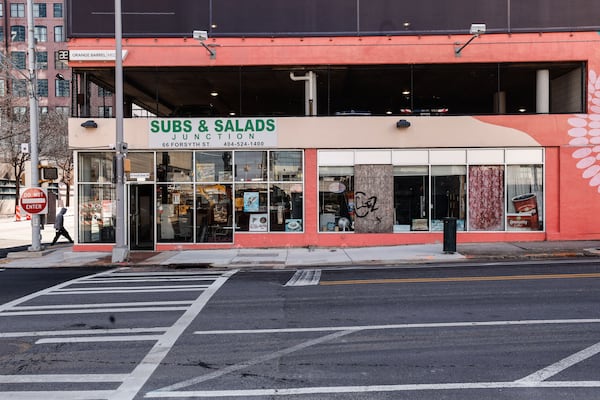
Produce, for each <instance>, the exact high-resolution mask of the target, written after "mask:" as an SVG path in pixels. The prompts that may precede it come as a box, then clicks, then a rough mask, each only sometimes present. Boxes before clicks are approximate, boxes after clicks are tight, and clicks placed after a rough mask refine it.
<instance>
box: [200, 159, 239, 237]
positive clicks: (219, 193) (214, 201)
mask: <svg viewBox="0 0 600 400" xmlns="http://www.w3.org/2000/svg"><path fill="white" fill-rule="evenodd" d="M196 160H197V159H196ZM231 197H232V185H231V184H228V185H224V184H214V185H196V242H198V243H209V242H232V241H233V207H232V204H231Z"/></svg>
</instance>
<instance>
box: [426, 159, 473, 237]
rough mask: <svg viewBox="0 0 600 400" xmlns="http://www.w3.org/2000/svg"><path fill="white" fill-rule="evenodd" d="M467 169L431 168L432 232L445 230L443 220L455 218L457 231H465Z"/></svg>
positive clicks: (460, 167) (438, 166) (462, 166)
mask: <svg viewBox="0 0 600 400" xmlns="http://www.w3.org/2000/svg"><path fill="white" fill-rule="evenodd" d="M466 187H467V167H466V166H464V165H435V166H432V167H431V188H432V194H431V200H432V203H433V209H432V210H431V230H433V231H441V230H443V229H444V225H443V218H445V217H454V218H456V219H457V221H456V229H457V230H459V231H464V230H465V227H466V225H465V222H466V209H467V189H466Z"/></svg>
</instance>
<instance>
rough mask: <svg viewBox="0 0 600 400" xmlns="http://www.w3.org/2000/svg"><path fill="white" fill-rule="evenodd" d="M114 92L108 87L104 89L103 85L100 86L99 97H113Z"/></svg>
mask: <svg viewBox="0 0 600 400" xmlns="http://www.w3.org/2000/svg"><path fill="white" fill-rule="evenodd" d="M112 95H113V94H112V92H111V91H110V90H108V89H104V88H103V87H102V86H98V97H112Z"/></svg>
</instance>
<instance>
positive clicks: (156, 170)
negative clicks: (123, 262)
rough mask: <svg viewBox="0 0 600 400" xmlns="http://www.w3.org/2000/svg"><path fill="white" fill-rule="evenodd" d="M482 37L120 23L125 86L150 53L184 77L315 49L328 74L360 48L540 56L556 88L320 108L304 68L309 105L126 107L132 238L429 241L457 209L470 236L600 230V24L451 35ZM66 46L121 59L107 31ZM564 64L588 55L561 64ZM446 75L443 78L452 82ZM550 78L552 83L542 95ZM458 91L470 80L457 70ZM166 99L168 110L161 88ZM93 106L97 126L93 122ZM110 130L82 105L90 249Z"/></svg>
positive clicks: (80, 60)
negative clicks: (239, 32)
mask: <svg viewBox="0 0 600 400" xmlns="http://www.w3.org/2000/svg"><path fill="white" fill-rule="evenodd" d="M471 38H472V36H471V35H469V34H443V35H441V34H439V35H436V34H430V35H379V36H378V35H372V36H342V35H340V36H332V35H330V36H307V37H304V36H296V37H277V36H273V37H218V36H215V37H211V38H208V40H206V41H205V42H204V44H206V46H200V45H199V43H198V42H197V41H196V40H194V39H193V38H191V37H187V38H183V37H180V38H177V37H156V38H154V37H152V38H149V37H129V38H126V39H125V40H124V42H123V49H124V51H125V54H126V56H125V57H124V59H123V67H124V70H125V75H126V79H125V87H126V88H129V95H130V96H135V94H136V93H138V92H139V93H140V96H141V93H142V92H143V91H144V89H147V88H143V87H141V85H139V86H136V71H140V73H144V72H146V70H148V69H156V70H157V71H159V70H160V74H161V75H160V78H157V80H160V81H161V85H163V86H169V85H173V86H175V85H180V84H181V83H180V82H177V83H176V82H175V78H176V75H175V71H176V70H177V71H181V70H186V69H192V70H193V69H194V68H200V69H202V71H205V72H206V73H207V74H208V73H209V72H212V71H220V70H222V69H227V68H239V71H242V72H240V74H242V73H244V72H245V71H246V70H245V69H244V68H254V67H256V68H263V67H265V68H266V67H268V68H270V69H272V70H273V71H284V73H285V74H288V73H289V74H290V77H291V78H295V79H298V77H299V76H301V77H302V79H306V80H308V79H309V74H308V71H313V70H315V71H316V70H319V68H321V66H327V69H328V71H334V72H331V74H330V75H328V76H330V77H334V76H336V75H334V74H335V73H337V72H335V71H337V70H336V67H339V68H338V69H342V68H346V67H348V66H352V67H360V66H364V67H369V68H371V67H373V68H379V67H381V66H394V67H395V66H398V68H402V67H403V66H425V67H424V68H428V66H437V65H443V66H444V68H447V69H448V68H453V67H456V68H460V69H461V71H462V70H470V69H472V68H473V69H475V68H479V66H482V65H485V66H486V68H487V66H492V67H490V68H489V70H490V71H492V72H493V70H494V68H495V66H498V67H497V69H498V70H501V69H502V68H504V66H512V65H517V66H528V65H534V68H533V69H532V70H531V71H530V70H528V73H530V72H532V71H533V72H532V73H533V75H532V76H533V77H534V78H533V79H534V80H535V82H534V83H533V87H534V90H535V88H537V89H538V90H542V92H541V94H540V92H538V93H537V94H534V95H532V97H533V98H535V99H537V101H538V103H537V104H538V106H539V100H540V98H541V97H544V96H545V97H546V102H547V103H548V104H550V111H548V110H543V109H542V110H541V111H540V110H539V109H538V111H536V112H503V111H502V110H501V108H502V107H501V106H499V105H498V104H499V103H501V100H499V99H500V97H501V93H502V92H503V90H501V89H502V88H500V84H498V90H495V89H494V90H493V92H494V95H495V96H496V95H497V96H496V97H494V107H497V108H496V109H495V112H489V113H480V112H477V113H473V114H472V115H468V113H460V115H458V114H456V115H455V114H452V113H447V114H446V113H445V112H444V111H440V112H439V113H440V115H438V114H437V111H432V110H433V109H429V110H428V111H427V112H421V113H417V112H415V111H414V109H412V110H411V111H410V112H408V113H407V112H404V111H402V110H403V109H400V108H399V107H397V108H396V109H394V110H393V111H392V112H389V113H382V114H381V115H374V113H371V112H365V113H364V114H365V115H361V114H360V113H358V112H356V110H352V112H348V113H333V112H329V113H328V114H327V115H322V113H321V114H319V113H316V112H315V113H312V112H311V107H312V106H313V103H312V101H313V98H312V97H310V96H314V95H315V94H312V93H310V87H309V85H307V86H306V93H305V94H303V95H300V97H302V98H303V100H306V109H307V111H306V115H277V114H276V113H273V114H272V115H268V113H267V114H265V113H261V114H257V115H242V114H243V113H240V112H239V111H237V112H235V113H234V112H231V113H229V114H227V113H225V114H223V115H221V114H217V115H211V114H208V115H202V114H200V115H192V114H190V115H185V114H177V115H176V114H171V115H167V114H165V113H162V112H158V113H157V114H158V115H156V116H155V117H150V118H125V121H124V127H125V129H124V132H125V142H127V144H128V153H127V159H128V160H129V161H128V162H127V164H126V165H127V169H126V171H125V172H126V179H127V183H126V187H127V198H126V199H125V202H124V205H123V206H124V207H126V210H127V212H126V215H128V220H127V227H126V230H127V237H128V238H129V246H130V248H131V249H132V250H154V251H168V250H175V249H210V248H227V247H248V248H256V247H300V246H326V247H340V246H341V247H343V246H370V245H377V246H381V245H398V244H416V243H434V242H441V241H442V236H443V224H444V221H447V219H448V218H450V219H452V220H454V221H455V222H456V223H457V230H458V232H457V241H458V242H459V243H466V242H490V241H545V240H549V241H552V240H596V239H598V238H600V53H599V52H598V51H597V50H596V49H597V48H598V46H599V45H600V34H599V33H598V32H595V31H568V32H536V33H527V32H524V33H487V34H485V35H481V36H477V37H475V38H474V40H473V41H472V42H470V43H469V44H468V46H466V47H465V48H464V49H462V51H460V54H459V53H457V52H456V49H457V44H461V43H462V44H464V43H467V41H468V40H469V39H471ZM68 46H69V51H70V53H71V55H72V57H71V60H70V64H69V65H70V66H71V67H72V68H73V69H74V71H75V72H76V73H78V74H81V75H82V74H83V73H86V72H87V73H89V74H94V71H101V70H110V68H113V64H114V53H112V60H111V57H110V51H111V50H114V47H115V43H114V40H112V39H110V38H103V37H75V38H72V39H71V40H70V41H69V44H68ZM207 49H210V50H214V52H215V55H214V57H212V55H213V54H212V52H210V51H207ZM94 54H95V55H94ZM102 54H104V55H106V54H108V56H107V57H101V56H100V55H102ZM73 55H78V57H73ZM555 64H569V65H576V66H579V67H577V68H574V69H573V70H572V71H570V73H569V74H566V73H565V74H558V73H557V74H554V75H553V73H552V68H553V65H555ZM548 70H550V71H551V72H550V77H549V78H548V77H546V78H544V76H545V75H544V71H548ZM128 71H131V72H130V73H129V76H128ZM411 73H412V74H413V75H411V76H415V77H418V76H419V75H418V71H417V72H414V73H413V72H411ZM461 73H462V72H461ZM536 73H537V75H536ZM294 74H296V75H294ZM300 74H305V75H300ZM316 74H317V75H319V72H316ZM98 76H100V75H98ZM140 76H141V75H140ZM158 76H159V75H157V77H158ZM323 76H325V75H324V74H323V73H321V74H320V75H319V79H321V80H320V81H319V82H320V83H321V82H323V80H325V79H324V78H323ZM498 76H500V77H501V76H502V75H501V74H500V73H499V74H498ZM528 76H530V75H528ZM546 76H547V75H546ZM449 77H450V78H448V75H446V78H445V81H444V82H442V83H438V85H451V84H452V75H449ZM171 79H173V83H171ZM194 79H198V80H200V79H203V78H202V76H199V75H198V76H196V78H194ZM494 79H496V78H494ZM140 80H141V79H140ZM292 80H293V79H292ZM500 81H501V79H500V78H498V82H500ZM243 82H244V84H245V82H247V80H244V81H243ZM258 84H259V85H260V82H258ZM430 84H431V85H434V84H433V83H431V82H430ZM183 85H185V83H183ZM299 85H301V86H302V85H303V82H301V83H299ZM330 87H333V86H330ZM545 87H546V88H547V87H550V88H551V93H550V95H548V94H545V95H544V92H543V90H544V88H545ZM401 89H402V88H400V87H399V88H398V91H400V90H401ZM412 89H413V90H414V91H415V92H416V91H417V90H418V86H415V87H413V88H412ZM126 90H127V89H126ZM153 90H155V91H156V96H155V97H156V98H158V97H160V95H159V94H158V93H159V92H158V89H153ZM523 90H530V87H529V86H527V87H523ZM318 91H319V93H323V92H322V91H321V89H319V90H318ZM367 94H368V90H366V91H365V96H366V95H367ZM152 95H153V94H152V93H150V98H152ZM456 95H457V96H460V97H462V98H465V99H467V98H468V97H469V93H462V92H461V88H460V87H458V88H456ZM219 96H220V97H221V96H222V95H221V94H219ZM243 96H244V95H243V94H240V95H239V97H240V98H242V97H243ZM215 97H216V96H215ZM255 97H256V98H258V97H259V96H258V95H257V96H255ZM491 97H492V96H490V102H491V101H492V99H491ZM309 99H310V100H311V101H310V102H309V101H308V100H309ZM257 101H258V100H257ZM265 101H266V100H265ZM465 101H466V100H465ZM315 102H316V97H315ZM319 102H320V103H319V104H320V105H319V106H316V105H315V107H321V108H318V109H319V110H321V109H322V107H323V104H324V100H323V96H321V98H319ZM497 102H498V103H497ZM158 103H159V102H158V100H157V105H156V110H159V111H160V110H161V109H162V108H161V107H165V105H164V104H158ZM303 103H304V101H302V104H301V106H303ZM542 103H543V99H542ZM146 104H147V103H146ZM569 104H575V105H574V106H572V105H569ZM490 107H491V106H490ZM552 107H555V111H552ZM240 108H241V107H240ZM436 110H437V109H436ZM450 110H452V109H451V108H450ZM561 110H572V112H564V111H561ZM465 114H466V115H465ZM90 119H92V120H93V121H94V122H95V123H96V125H97V127H95V128H93V129H90V128H89V127H84V126H82V124H83V123H84V122H85V121H88V120H90ZM114 132H115V120H114V119H110V118H96V117H93V116H86V115H78V116H77V117H76V118H72V119H71V120H70V123H69V145H70V147H71V148H73V149H74V151H75V152H76V159H77V163H76V168H77V170H78V179H77V182H76V186H77V193H78V195H77V199H78V201H77V204H78V215H79V218H78V234H77V236H78V242H77V244H76V245H75V248H76V249H77V250H80V251H98V250H110V249H111V248H112V246H113V245H114V232H113V228H114V218H113V216H114V209H115V207H116V206H117V203H116V201H115V198H114V194H113V193H112V191H113V190H114V184H113V183H112V182H111V180H112V176H111V175H112V169H111V168H112V164H111V162H112V155H113V154H114V150H113V149H112V147H110V143H113V142H114V135H115V133H114Z"/></svg>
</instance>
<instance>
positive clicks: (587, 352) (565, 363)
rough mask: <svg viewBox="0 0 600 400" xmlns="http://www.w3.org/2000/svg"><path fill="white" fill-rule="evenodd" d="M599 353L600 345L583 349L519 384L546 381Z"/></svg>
mask: <svg viewBox="0 0 600 400" xmlns="http://www.w3.org/2000/svg"><path fill="white" fill-rule="evenodd" d="M598 353H600V343H596V344H595V345H593V346H590V347H588V348H587V349H583V350H581V351H580V352H577V353H575V354H573V355H570V356H569V357H566V358H563V359H562V360H560V361H558V362H556V363H554V364H552V365H549V366H547V367H546V368H543V369H540V370H539V371H536V372H534V373H533V374H531V375H528V376H526V377H525V378H522V379H519V380H518V381H517V382H523V383H535V382H541V381H545V380H546V379H548V378H551V377H553V376H554V375H556V374H558V373H560V372H562V371H564V370H565V369H567V368H569V367H571V366H573V365H575V364H577V363H580V362H581V361H584V360H587V359H588V358H590V357H593V356H595V355H596V354H598Z"/></svg>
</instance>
